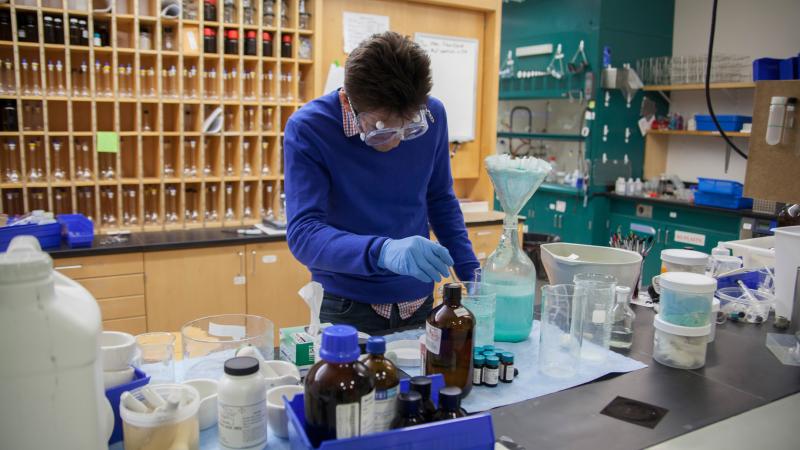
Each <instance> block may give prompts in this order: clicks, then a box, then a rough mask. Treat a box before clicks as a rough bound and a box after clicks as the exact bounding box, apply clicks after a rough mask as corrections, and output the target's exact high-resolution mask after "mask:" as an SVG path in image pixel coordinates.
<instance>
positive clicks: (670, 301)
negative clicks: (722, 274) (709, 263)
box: [658, 272, 717, 327]
mask: <svg viewBox="0 0 800 450" xmlns="http://www.w3.org/2000/svg"><path fill="white" fill-rule="evenodd" d="M660 285H661V300H660V302H659V311H658V312H659V314H660V316H661V319H662V320H664V321H665V322H669V323H671V324H673V325H679V326H683V327H702V326H706V325H709V324H710V323H711V304H712V303H713V301H714V291H716V290H717V280H715V279H713V278H711V277H707V276H705V275H698V274H696V273H688V272H667V273H663V274H661V278H660Z"/></svg>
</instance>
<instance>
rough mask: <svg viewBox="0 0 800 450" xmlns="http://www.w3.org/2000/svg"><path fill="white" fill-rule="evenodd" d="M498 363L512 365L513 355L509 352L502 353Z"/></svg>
mask: <svg viewBox="0 0 800 450" xmlns="http://www.w3.org/2000/svg"><path fill="white" fill-rule="evenodd" d="M500 361H503V362H504V363H513V362H514V354H513V353H511V352H503V354H502V355H500Z"/></svg>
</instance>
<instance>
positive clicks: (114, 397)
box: [106, 368, 150, 445]
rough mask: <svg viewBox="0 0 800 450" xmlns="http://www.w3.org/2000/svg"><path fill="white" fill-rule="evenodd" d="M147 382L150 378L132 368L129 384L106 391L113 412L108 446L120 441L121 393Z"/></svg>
mask: <svg viewBox="0 0 800 450" xmlns="http://www.w3.org/2000/svg"><path fill="white" fill-rule="evenodd" d="M149 382H150V376H148V375H147V374H145V373H144V372H142V371H141V370H139V369H136V368H134V369H133V380H132V381H131V382H130V383H127V384H123V385H120V386H117V387H113V388H111V389H106V398H107V399H108V402H109V403H111V409H112V410H114V432H113V433H111V439H109V440H108V445H111V444H113V443H115V442H119V441H121V440H122V417H121V416H120V415H119V398H120V397H122V393H123V392H125V391H132V390H134V389H138V388H140V387H142V386H144V385H146V384H148V383H149Z"/></svg>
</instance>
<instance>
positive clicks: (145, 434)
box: [119, 384, 200, 450]
mask: <svg viewBox="0 0 800 450" xmlns="http://www.w3.org/2000/svg"><path fill="white" fill-rule="evenodd" d="M144 389H150V390H152V391H153V392H155V393H156V394H158V395H159V396H160V397H161V398H162V399H164V400H165V401H166V402H167V405H166V406H162V407H160V408H155V409H153V408H152V406H153V405H150V404H149V403H148V402H147V400H146V399H145V393H144V392H143V390H144ZM131 395H132V396H133V397H134V398H135V399H136V400H139V402H141V403H144V404H145V406H149V407H150V411H148V412H139V411H134V410H132V409H131V408H129V406H128V403H127V402H126V401H125V400H123V401H122V402H120V407H119V413H120V416H122V423H123V435H124V437H125V439H124V441H125V450H140V449H141V450H144V449H150V448H180V449H186V450H197V449H198V448H200V425H199V422H198V420H197V410H198V408H199V407H200V394H199V393H198V392H197V389H195V388H194V387H193V386H189V385H186V384H156V385H151V386H144V387H141V388H139V389H136V390H134V391H131ZM171 405H172V406H171Z"/></svg>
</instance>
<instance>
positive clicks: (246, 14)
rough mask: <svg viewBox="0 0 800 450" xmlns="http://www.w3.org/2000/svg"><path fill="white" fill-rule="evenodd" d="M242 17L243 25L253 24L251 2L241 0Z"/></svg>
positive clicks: (249, 0)
mask: <svg viewBox="0 0 800 450" xmlns="http://www.w3.org/2000/svg"><path fill="white" fill-rule="evenodd" d="M242 16H243V17H242V20H243V21H244V24H245V25H253V24H255V18H254V16H255V15H254V14H253V4H252V3H251V0H242Z"/></svg>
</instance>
